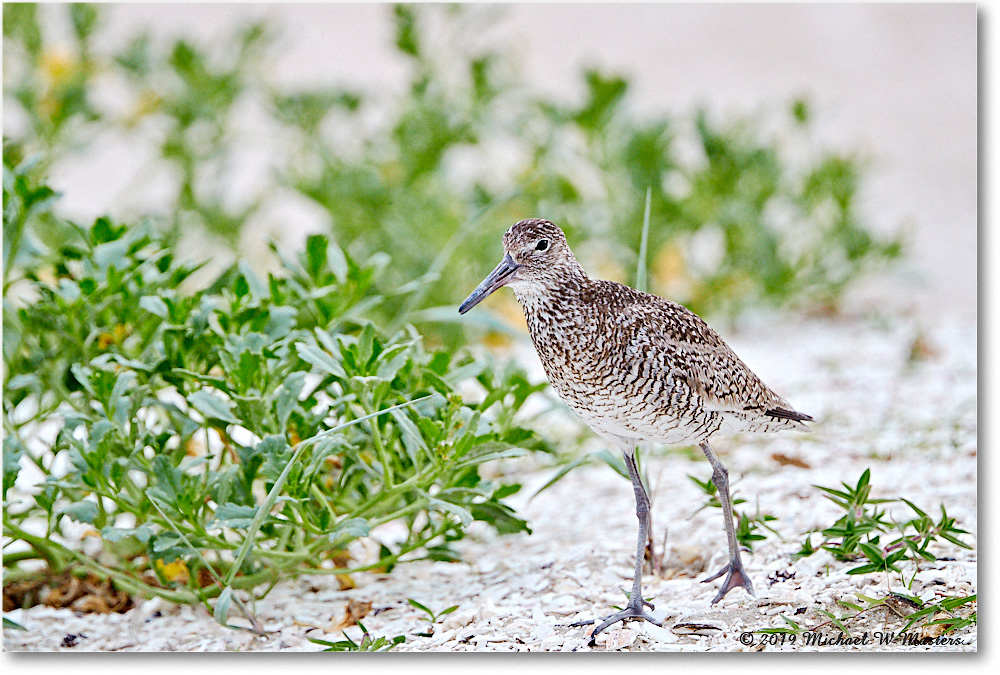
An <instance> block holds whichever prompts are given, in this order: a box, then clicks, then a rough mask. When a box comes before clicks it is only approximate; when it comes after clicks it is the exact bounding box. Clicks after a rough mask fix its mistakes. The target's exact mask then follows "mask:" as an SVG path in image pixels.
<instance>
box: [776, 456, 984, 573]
mask: <svg viewBox="0 0 1000 675" xmlns="http://www.w3.org/2000/svg"><path fill="white" fill-rule="evenodd" d="M870 479H871V472H870V470H868V469H865V471H864V472H863V473H862V474H861V477H860V478H859V479H858V482H857V483H856V484H855V485H854V486H850V485H848V484H847V483H841V486H842V487H843V490H838V489H835V488H829V487H822V486H819V485H817V486H816V487H817V488H819V489H820V490H822V491H823V492H825V493H826V497H827V499H829V500H830V501H832V502H833V503H834V504H836V505H837V506H839V507H841V508H842V509H843V510H844V514H843V515H842V516H841V517H840V518H838V519H837V521H836V522H835V523H834V524H833V525H831V526H829V527H826V528H823V529H822V530H820V534H822V535H823V537H824V538H823V541H822V542H821V543H820V544H819V545H818V546H817V545H814V544H813V543H812V535H811V534H810V535H809V536H807V537H806V539H805V541H804V542H803V544H802V547H801V549H800V550H799V552H798V553H796V557H805V556H808V555H812V554H813V553H815V552H816V550H817V549H819V548H822V549H824V550H826V551H829V552H830V553H831V554H833V556H834V558H836V559H837V560H840V561H853V560H857V559H858V558H859V557H864V558H865V559H866V560H867V562H866V563H865V564H863V565H859V566H857V567H853V568H851V569H850V570H848V572H847V573H848V574H867V573H869V572H889V571H893V572H897V573H900V574H901V575H902V572H901V570H900V568H899V566H898V564H899V563H901V562H907V561H908V562H910V563H912V564H913V574H914V575H916V572H917V570H918V568H919V565H920V562H921V561H922V560H929V561H934V560H937V557H936V556H935V555H934V554H933V553H931V552H930V551H929V547H930V545H931V544H933V543H934V542H936V541H938V539H939V538H940V539H943V540H944V541H947V542H950V543H952V544H955V545H956V546H960V547H962V548H966V549H969V548H971V546H969V544H967V543H965V542H964V541H962V540H961V539H960V538H959V536H958V535H961V534H968V532H967V531H966V530H963V529H961V528H960V527H958V525H957V524H956V522H955V519H954V518H951V517H949V516H948V513H947V511H946V510H945V506H944V504H940V505H939V508H940V509H941V518H940V519H939V520H938V521H937V522H935V521H934V520H933V519H932V518H930V517H929V516H928V515H927V513H926V512H924V511H923V510H922V509H920V508H919V507H917V506H916V505H915V504H914V503H913V502H911V501H909V500H908V499H904V498H900V499H874V498H872V497H871V485H870ZM897 501H902V502H904V503H905V504H906V505H907V506H908V507H909V508H910V509H911V510H912V511H913V512H914V514H915V516H914V517H913V518H910V519H909V520H905V521H902V522H889V521H887V520H886V519H887V517H888V516H887V514H886V512H885V510H884V509H883V508H881V507H880V506H879V505H881V504H885V503H889V502H897ZM893 531H895V532H897V533H898V534H899V536H898V537H896V538H895V539H892V540H890V541H889V542H888V543H882V541H881V539H882V536H883V535H885V534H890V533H892V532H893Z"/></svg>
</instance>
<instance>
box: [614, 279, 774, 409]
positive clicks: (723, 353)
mask: <svg viewBox="0 0 1000 675" xmlns="http://www.w3.org/2000/svg"><path fill="white" fill-rule="evenodd" d="M620 318H621V322H622V323H621V325H622V328H623V329H624V330H625V332H626V333H627V334H628V335H629V345H628V349H629V350H630V351H631V352H632V353H633V354H634V356H635V357H637V358H653V359H656V360H659V361H661V362H662V363H661V364H657V365H662V367H664V368H666V369H667V370H668V371H669V372H670V374H671V375H672V376H673V378H674V379H675V380H680V381H682V382H686V383H687V386H688V387H689V388H690V390H691V391H692V393H693V394H695V395H697V396H698V397H699V399H701V404H702V406H703V407H704V408H705V409H706V410H712V411H716V412H731V413H740V414H747V413H750V414H753V413H757V414H768V415H772V412H771V411H778V410H784V409H786V408H787V409H788V410H789V412H791V408H790V406H788V404H787V402H785V401H784V400H783V399H782V398H781V397H779V396H778V395H777V394H775V393H774V392H773V391H771V390H770V389H769V388H768V387H767V386H766V385H765V384H764V383H763V382H762V381H761V380H760V378H759V377H757V375H755V374H754V373H753V371H751V370H750V368H748V367H747V366H746V364H745V363H743V361H742V360H740V358H739V357H738V356H737V355H736V353H735V352H734V351H733V350H732V349H731V348H730V347H729V345H727V344H726V343H725V342H724V341H723V340H722V338H721V337H719V334H718V333H716V332H715V331H714V330H713V329H712V327H711V326H709V325H708V324H707V323H705V321H704V320H703V319H701V317H699V316H698V315H696V314H694V313H693V312H691V311H690V310H688V309H687V308H685V307H683V306H681V305H678V304H677V303H674V302H670V301H669V300H663V299H661V298H655V301H653V302H637V303H634V304H631V305H630V306H629V307H627V308H626V309H625V310H624V311H623V312H622V314H621V315H620Z"/></svg>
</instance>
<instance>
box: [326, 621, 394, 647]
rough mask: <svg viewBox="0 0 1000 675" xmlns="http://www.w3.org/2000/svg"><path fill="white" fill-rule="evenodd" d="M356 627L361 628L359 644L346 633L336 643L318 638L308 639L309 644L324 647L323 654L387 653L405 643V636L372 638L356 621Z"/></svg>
mask: <svg viewBox="0 0 1000 675" xmlns="http://www.w3.org/2000/svg"><path fill="white" fill-rule="evenodd" d="M358 626H360V627H361V642H355V641H354V640H352V639H351V636H350V635H348V634H347V633H344V639H343V640H340V641H338V642H330V641H329V640H321V639H319V638H309V642H313V643H315V644H318V645H323V646H325V647H326V649H324V650H323V651H324V652H387V651H389V650H390V649H392V648H393V647H395V646H396V645H398V644H402V643H403V642H406V636H405V635H397V636H396V637H394V638H391V639H390V638H386V637H382V636H379V637H377V638H373V637H372V636H371V633H369V632H368V629H367V628H365V625H364V624H363V623H361V622H360V621H358Z"/></svg>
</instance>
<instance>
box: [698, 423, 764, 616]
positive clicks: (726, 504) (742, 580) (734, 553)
mask: <svg viewBox="0 0 1000 675" xmlns="http://www.w3.org/2000/svg"><path fill="white" fill-rule="evenodd" d="M700 447H701V451H702V452H704V453H705V456H706V457H708V461H709V462H710V463H711V464H712V483H714V484H715V487H716V489H717V490H718V491H719V502H721V503H722V514H723V516H724V517H725V519H726V538H727V539H728V540H729V562H728V563H727V564H726V566H725V567H723V568H722V569H721V570H719V571H718V572H716V573H715V574H713V575H712V576H710V577H709V578H707V579H703V580H702V583H706V582H709V581H714V580H716V579H718V578H719V577H721V576H722V575H723V574H725V575H726V580H725V582H723V584H722V588H720V589H719V592H718V593H717V594H716V595H715V598H714V599H713V600H712V604H713V605H714V604H715V603H717V602H718V601H719V600H722V598H724V597H725V595H726V593H728V592H729V591H731V590H733V589H734V588H736V587H737V586H742V587H743V588H744V589H745V590H746V592H747V593H749V594H750V595H753V584H752V583H750V577H749V576H747V573H746V571H745V570H744V569H743V561H742V560H741V559H740V547H739V543H738V542H737V541H736V527H735V525H734V523H733V502H732V499H730V497H729V472H728V471H726V467H724V466H722V462H720V461H719V458H718V457H717V456H716V455H715V452H713V451H712V448H710V447H709V445H708V443H702V444H701V446H700Z"/></svg>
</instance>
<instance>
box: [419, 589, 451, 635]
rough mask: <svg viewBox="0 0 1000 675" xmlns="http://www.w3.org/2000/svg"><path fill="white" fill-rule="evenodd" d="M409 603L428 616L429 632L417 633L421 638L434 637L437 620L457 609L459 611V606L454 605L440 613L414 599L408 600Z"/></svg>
mask: <svg viewBox="0 0 1000 675" xmlns="http://www.w3.org/2000/svg"><path fill="white" fill-rule="evenodd" d="M407 602H409V603H410V604H411V605H413V606H414V607H416V608H417V609H419V610H420V611H421V612H424V613H425V614H426V615H427V620H428V622H429V623H428V625H427V630H426V631H424V632H423V633H417V635H419V636H421V637H430V636H431V635H433V634H434V624H435V623H437V620H438V619H440V618H441V617H442V616H446V615H448V614H451V613H452V612H454V611H455V610H456V609H458V605H452V606H451V607H446V608H444V609H442V610H441V611H440V612H435V611H434V610H432V609H431V608H430V607H428V606H427V605H425V604H423V603H420V602H417V601H416V600H414V599H413V598H407Z"/></svg>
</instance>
